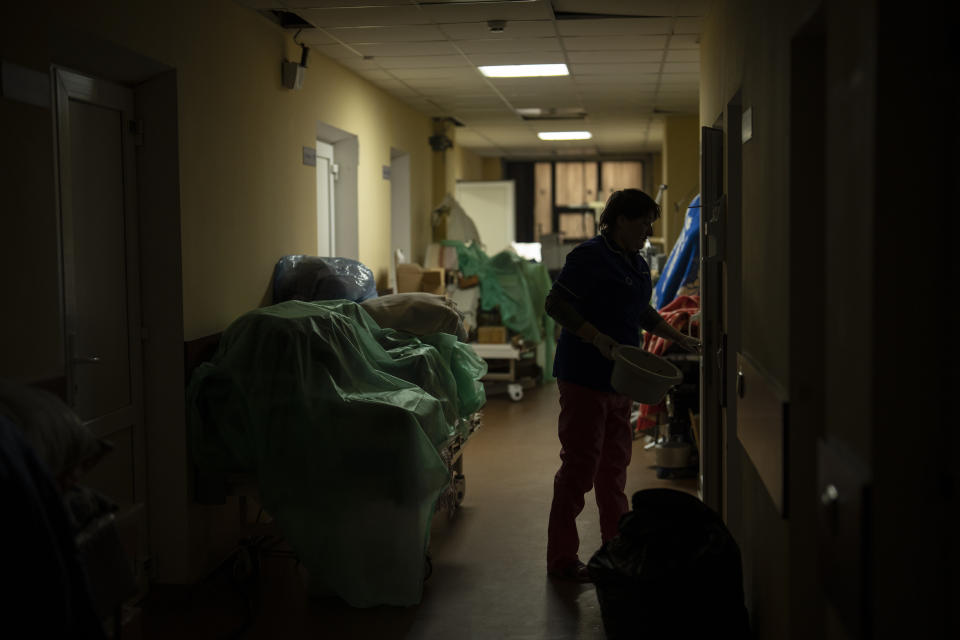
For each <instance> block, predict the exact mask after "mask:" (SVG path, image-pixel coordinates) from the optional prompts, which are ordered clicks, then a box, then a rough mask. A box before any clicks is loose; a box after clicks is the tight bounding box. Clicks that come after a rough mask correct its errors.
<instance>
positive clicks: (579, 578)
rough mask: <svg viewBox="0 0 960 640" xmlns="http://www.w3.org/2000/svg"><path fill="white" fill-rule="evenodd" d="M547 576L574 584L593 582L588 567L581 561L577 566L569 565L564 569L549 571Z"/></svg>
mask: <svg viewBox="0 0 960 640" xmlns="http://www.w3.org/2000/svg"><path fill="white" fill-rule="evenodd" d="M547 575H548V576H550V577H551V578H556V579H557V580H571V581H573V582H580V583H586V582H593V578H591V577H590V572H589V571H587V565H585V564H583V563H582V562H580V561H579V560H577V562H576V563H575V564H571V565H567V566H566V567H563V568H562V569H547Z"/></svg>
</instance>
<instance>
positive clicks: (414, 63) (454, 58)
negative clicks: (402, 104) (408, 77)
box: [376, 53, 472, 69]
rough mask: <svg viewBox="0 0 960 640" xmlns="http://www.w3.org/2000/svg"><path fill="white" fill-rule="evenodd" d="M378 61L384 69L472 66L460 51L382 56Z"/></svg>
mask: <svg viewBox="0 0 960 640" xmlns="http://www.w3.org/2000/svg"><path fill="white" fill-rule="evenodd" d="M376 62H377V63H378V64H379V65H380V66H381V67H383V68H384V69H441V68H458V67H459V68H461V69H462V68H463V67H470V66H472V65H471V64H470V63H469V62H468V61H467V59H466V58H464V57H463V56H462V55H460V54H459V53H458V54H456V55H447V56H380V57H378V58H376Z"/></svg>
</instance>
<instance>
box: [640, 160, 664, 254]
mask: <svg viewBox="0 0 960 640" xmlns="http://www.w3.org/2000/svg"><path fill="white" fill-rule="evenodd" d="M647 168H648V170H649V171H650V178H649V180H648V179H647V178H646V177H645V178H644V182H646V183H647V184H648V185H649V187H650V197H651V198H656V197H657V191H658V190H659V189H660V185H661V184H664V181H663V153H662V152H661V153H653V154H650V162H649V163H647ZM664 195H666V193H664ZM660 205H661V216H660V220H658V221H657V222H656V223H654V225H653V236H654V237H655V238H663V225H664V221H663V212H664V211H666V209H665V208H663V202H661V203H660Z"/></svg>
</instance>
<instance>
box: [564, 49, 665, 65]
mask: <svg viewBox="0 0 960 640" xmlns="http://www.w3.org/2000/svg"><path fill="white" fill-rule="evenodd" d="M567 57H568V58H570V62H572V63H576V62H583V63H593V64H596V63H606V62H660V61H661V59H662V58H663V51H662V50H660V49H650V50H647V51H624V50H620V51H570V52H569V53H567Z"/></svg>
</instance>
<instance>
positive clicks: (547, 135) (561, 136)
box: [537, 131, 593, 140]
mask: <svg viewBox="0 0 960 640" xmlns="http://www.w3.org/2000/svg"><path fill="white" fill-rule="evenodd" d="M537 137H538V138H540V139H541V140H589V139H590V138H592V137H593V134H592V133H590V132H589V131H541V132H539V133H538V134H537Z"/></svg>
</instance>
